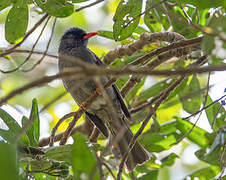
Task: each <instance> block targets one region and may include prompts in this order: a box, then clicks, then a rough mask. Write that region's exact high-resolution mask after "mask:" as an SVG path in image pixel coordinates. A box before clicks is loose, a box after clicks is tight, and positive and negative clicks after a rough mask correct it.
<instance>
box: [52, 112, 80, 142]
mask: <svg viewBox="0 0 226 180" xmlns="http://www.w3.org/2000/svg"><path fill="white" fill-rule="evenodd" d="M72 116H76V113H75V112H71V113H68V114H66V115H64V116H63V117H62V118H61V119H60V120H59V121H58V122H57V124H56V125H55V126H54V128H53V129H52V132H51V136H50V141H49V146H53V143H54V138H55V134H56V131H57V129H58V127H59V126H60V125H61V123H62V122H63V121H65V120H66V119H68V118H70V117H72Z"/></svg>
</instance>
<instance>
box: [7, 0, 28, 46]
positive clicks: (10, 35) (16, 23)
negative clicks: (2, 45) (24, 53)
mask: <svg viewBox="0 0 226 180" xmlns="http://www.w3.org/2000/svg"><path fill="white" fill-rule="evenodd" d="M25 2H26V1H24V0H18V1H17V3H15V4H13V7H12V8H11V9H10V11H9V13H8V15H7V18H6V23H5V38H6V40H7V41H8V42H9V43H18V42H20V41H21V40H22V39H23V37H24V35H25V33H26V30H27V25H28V6H27V4H26V3H25Z"/></svg>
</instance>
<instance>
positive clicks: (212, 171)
mask: <svg viewBox="0 0 226 180" xmlns="http://www.w3.org/2000/svg"><path fill="white" fill-rule="evenodd" d="M220 171H221V170H220V168H219V167H218V166H209V167H206V168H202V169H199V170H197V171H195V172H193V173H191V174H189V175H187V176H186V177H185V178H184V179H183V180H187V179H194V178H198V179H199V180H207V179H212V178H214V177H215V176H216V175H217V174H218V173H220Z"/></svg>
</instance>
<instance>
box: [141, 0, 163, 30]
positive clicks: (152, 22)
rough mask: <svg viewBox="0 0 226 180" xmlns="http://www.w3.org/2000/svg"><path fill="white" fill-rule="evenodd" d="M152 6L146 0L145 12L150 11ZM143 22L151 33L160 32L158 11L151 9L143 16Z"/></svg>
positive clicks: (150, 0)
mask: <svg viewBox="0 0 226 180" xmlns="http://www.w3.org/2000/svg"><path fill="white" fill-rule="evenodd" d="M151 6H152V0H147V2H146V7H145V10H148V9H150V7H151ZM144 22H145V24H146V25H147V27H148V28H149V29H150V30H151V32H161V30H162V24H161V22H160V19H159V15H158V11H157V10H156V9H153V8H152V9H151V10H149V12H147V13H145V15H144Z"/></svg>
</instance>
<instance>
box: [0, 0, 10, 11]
mask: <svg viewBox="0 0 226 180" xmlns="http://www.w3.org/2000/svg"><path fill="white" fill-rule="evenodd" d="M10 4H11V2H10V1H9V0H1V1H0V11H1V10H3V9H5V8H6V7H8V6H9V5H10Z"/></svg>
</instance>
